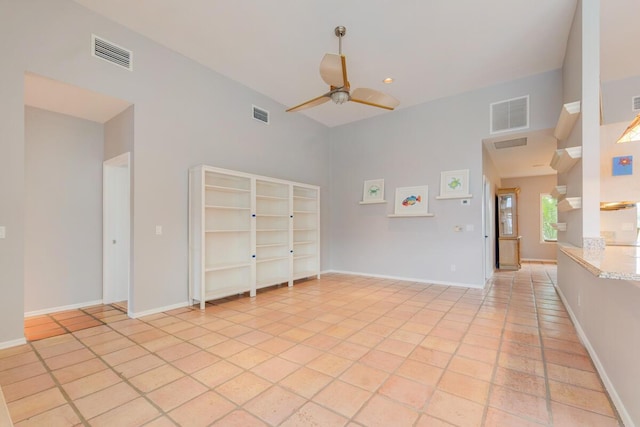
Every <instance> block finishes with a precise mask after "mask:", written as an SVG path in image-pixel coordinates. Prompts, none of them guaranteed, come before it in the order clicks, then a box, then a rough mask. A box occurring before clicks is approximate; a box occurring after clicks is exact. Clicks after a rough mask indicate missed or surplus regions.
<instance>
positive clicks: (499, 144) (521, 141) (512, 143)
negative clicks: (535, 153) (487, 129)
mask: <svg viewBox="0 0 640 427" xmlns="http://www.w3.org/2000/svg"><path fill="white" fill-rule="evenodd" d="M523 145H527V138H516V139H508V140H506V141H496V142H494V143H493V146H494V147H496V150H502V149H503V148H511V147H522V146H523Z"/></svg>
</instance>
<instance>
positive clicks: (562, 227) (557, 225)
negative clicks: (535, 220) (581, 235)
mask: <svg viewBox="0 0 640 427" xmlns="http://www.w3.org/2000/svg"><path fill="white" fill-rule="evenodd" d="M551 227H553V228H555V229H556V230H558V231H567V223H566V222H556V223H555V224H551Z"/></svg>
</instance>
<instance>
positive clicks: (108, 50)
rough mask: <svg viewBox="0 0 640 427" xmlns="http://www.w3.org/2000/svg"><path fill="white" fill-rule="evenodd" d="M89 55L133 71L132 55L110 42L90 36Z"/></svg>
mask: <svg viewBox="0 0 640 427" xmlns="http://www.w3.org/2000/svg"><path fill="white" fill-rule="evenodd" d="M91 55H92V56H95V57H96V58H100V59H104V60H105V61H109V62H111V63H112V64H115V65H117V66H118V67H122V68H125V69H127V70H129V71H133V53H132V52H131V51H130V50H127V49H124V48H122V47H120V46H118V45H116V44H114V43H111V42H110V41H107V40H105V39H103V38H101V37H98V36H96V35H95V34H91Z"/></svg>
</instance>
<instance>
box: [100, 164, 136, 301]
mask: <svg viewBox="0 0 640 427" xmlns="http://www.w3.org/2000/svg"><path fill="white" fill-rule="evenodd" d="M130 162H131V154H130V153H124V154H121V155H119V156H116V157H114V158H112V159H109V160H106V161H105V162H104V168H103V181H102V183H103V193H102V194H103V205H102V206H103V216H102V221H103V239H102V242H103V252H102V257H103V264H102V267H103V270H102V272H103V273H102V274H103V281H102V286H103V291H102V298H103V303H104V304H116V305H121V306H122V308H126V309H127V311H129V310H128V301H129V278H130V270H131V265H130V260H131V224H130V218H131V217H130V212H131V208H130V207H131V201H130V197H131V196H130V195H131V172H130Z"/></svg>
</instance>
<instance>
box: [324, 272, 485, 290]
mask: <svg viewBox="0 0 640 427" xmlns="http://www.w3.org/2000/svg"><path fill="white" fill-rule="evenodd" d="M329 273H337V274H348V275H350V276H365V277H376V278H379V279H392V280H401V281H403V282H416V283H424V284H427V285H442V286H456V287H460V288H473V289H484V284H483V285H473V284H469V283H457V282H444V281H440V280H428V279H414V278H411V277H399V276H388V275H385V274H371V273H360V272H357V271H344V270H327V271H326V272H323V274H329Z"/></svg>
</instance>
